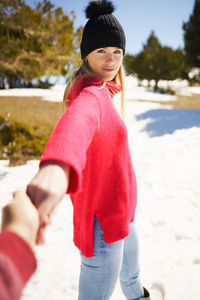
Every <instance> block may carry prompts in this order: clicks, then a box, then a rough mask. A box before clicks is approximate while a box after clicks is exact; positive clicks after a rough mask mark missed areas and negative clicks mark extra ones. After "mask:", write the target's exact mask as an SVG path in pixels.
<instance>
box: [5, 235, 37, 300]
mask: <svg viewBox="0 0 200 300" xmlns="http://www.w3.org/2000/svg"><path fill="white" fill-rule="evenodd" d="M35 270H36V259H35V256H34V254H33V251H32V249H31V248H30V247H29V245H28V244H27V243H26V242H25V241H24V240H23V239H21V238H20V237H19V236H18V235H17V234H15V233H14V232H11V231H6V230H4V231H3V232H2V233H0V299H1V300H17V299H20V296H21V293H22V290H23V288H24V286H25V284H26V282H27V281H28V280H29V278H30V277H31V275H32V274H33V272H34V271H35Z"/></svg>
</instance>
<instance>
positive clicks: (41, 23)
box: [0, 0, 82, 88]
mask: <svg viewBox="0 0 200 300" xmlns="http://www.w3.org/2000/svg"><path fill="white" fill-rule="evenodd" d="M74 19H75V16H74V13H73V12H72V13H71V15H70V16H68V15H67V14H64V13H63V10H62V8H60V7H59V8H54V5H53V4H51V2H50V1H48V0H43V1H42V2H38V3H37V4H36V7H35V8H34V9H33V8H31V7H30V6H28V5H27V4H26V3H25V1H23V0H1V3H0V88H3V87H4V83H5V79H7V81H8V83H9V86H10V87H15V86H16V84H17V81H18V83H19V81H21V82H23V81H26V82H30V81H31V80H32V79H33V78H38V80H39V78H40V77H41V76H43V75H45V76H46V77H49V76H51V75H64V76H65V75H67V74H68V72H69V69H70V66H71V65H72V64H78V63H79V62H80V54H79V51H78V49H79V41H80V36H81V33H82V28H79V29H78V30H77V31H75V30H74Z"/></svg>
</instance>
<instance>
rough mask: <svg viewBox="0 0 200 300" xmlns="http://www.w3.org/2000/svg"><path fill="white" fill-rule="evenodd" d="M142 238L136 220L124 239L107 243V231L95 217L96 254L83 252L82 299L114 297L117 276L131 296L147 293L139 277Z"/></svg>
mask: <svg viewBox="0 0 200 300" xmlns="http://www.w3.org/2000/svg"><path fill="white" fill-rule="evenodd" d="M138 248H139V247H138V239H137V235H136V232H135V228H134V223H131V224H130V233H129V235H128V237H126V238H125V239H124V240H120V241H117V242H114V243H112V244H106V243H105V241H104V235H103V231H102V229H101V226H100V224H99V222H98V220H97V218H96V217H95V220H94V255H93V257H90V258H87V257H85V256H84V255H82V254H81V271H80V278H79V297H78V299H79V300H108V299H110V297H111V295H112V293H113V291H114V288H115V285H116V282H117V279H118V277H119V278H120V284H121V288H122V291H123V293H124V295H125V297H126V298H127V299H137V298H140V297H143V296H144V292H143V287H142V285H141V282H140V278H139V261H138V252H139V251H138Z"/></svg>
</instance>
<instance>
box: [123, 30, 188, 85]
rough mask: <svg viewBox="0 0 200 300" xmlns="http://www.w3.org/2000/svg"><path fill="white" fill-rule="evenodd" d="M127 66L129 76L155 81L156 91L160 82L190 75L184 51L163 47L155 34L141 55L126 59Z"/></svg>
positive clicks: (151, 35)
mask: <svg viewBox="0 0 200 300" xmlns="http://www.w3.org/2000/svg"><path fill="white" fill-rule="evenodd" d="M125 65H126V70H128V74H131V73H136V74H137V76H138V78H139V79H140V80H142V79H147V80H152V79H153V80H155V90H156V89H157V84H158V81H159V80H161V79H163V80H173V79H176V78H187V73H188V69H187V66H186V63H185V57H184V54H183V51H182V50H181V49H177V50H173V49H172V48H170V47H167V46H162V45H161V44H160V42H159V40H158V38H157V37H156V36H155V34H154V32H152V33H151V34H150V36H149V38H148V40H147V42H146V44H144V46H143V50H142V51H141V52H140V53H139V54H137V55H136V56H135V57H134V56H132V57H131V56H130V55H129V56H128V57H127V58H125Z"/></svg>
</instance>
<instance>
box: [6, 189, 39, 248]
mask: <svg viewBox="0 0 200 300" xmlns="http://www.w3.org/2000/svg"><path fill="white" fill-rule="evenodd" d="M38 228H39V215H38V211H37V209H36V208H35V207H34V205H33V204H32V203H31V200H30V199H29V197H28V196H27V194H26V193H25V192H23V191H16V192H15V193H14V194H13V201H12V202H11V203H10V204H8V205H6V206H5V207H4V208H3V210H2V224H1V229H2V230H3V229H7V230H10V231H13V232H15V233H17V234H18V235H19V236H20V237H21V238H23V239H24V240H25V241H26V242H27V243H28V244H29V245H30V246H31V247H32V248H33V247H34V246H35V243H36V236H37V232H38Z"/></svg>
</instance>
